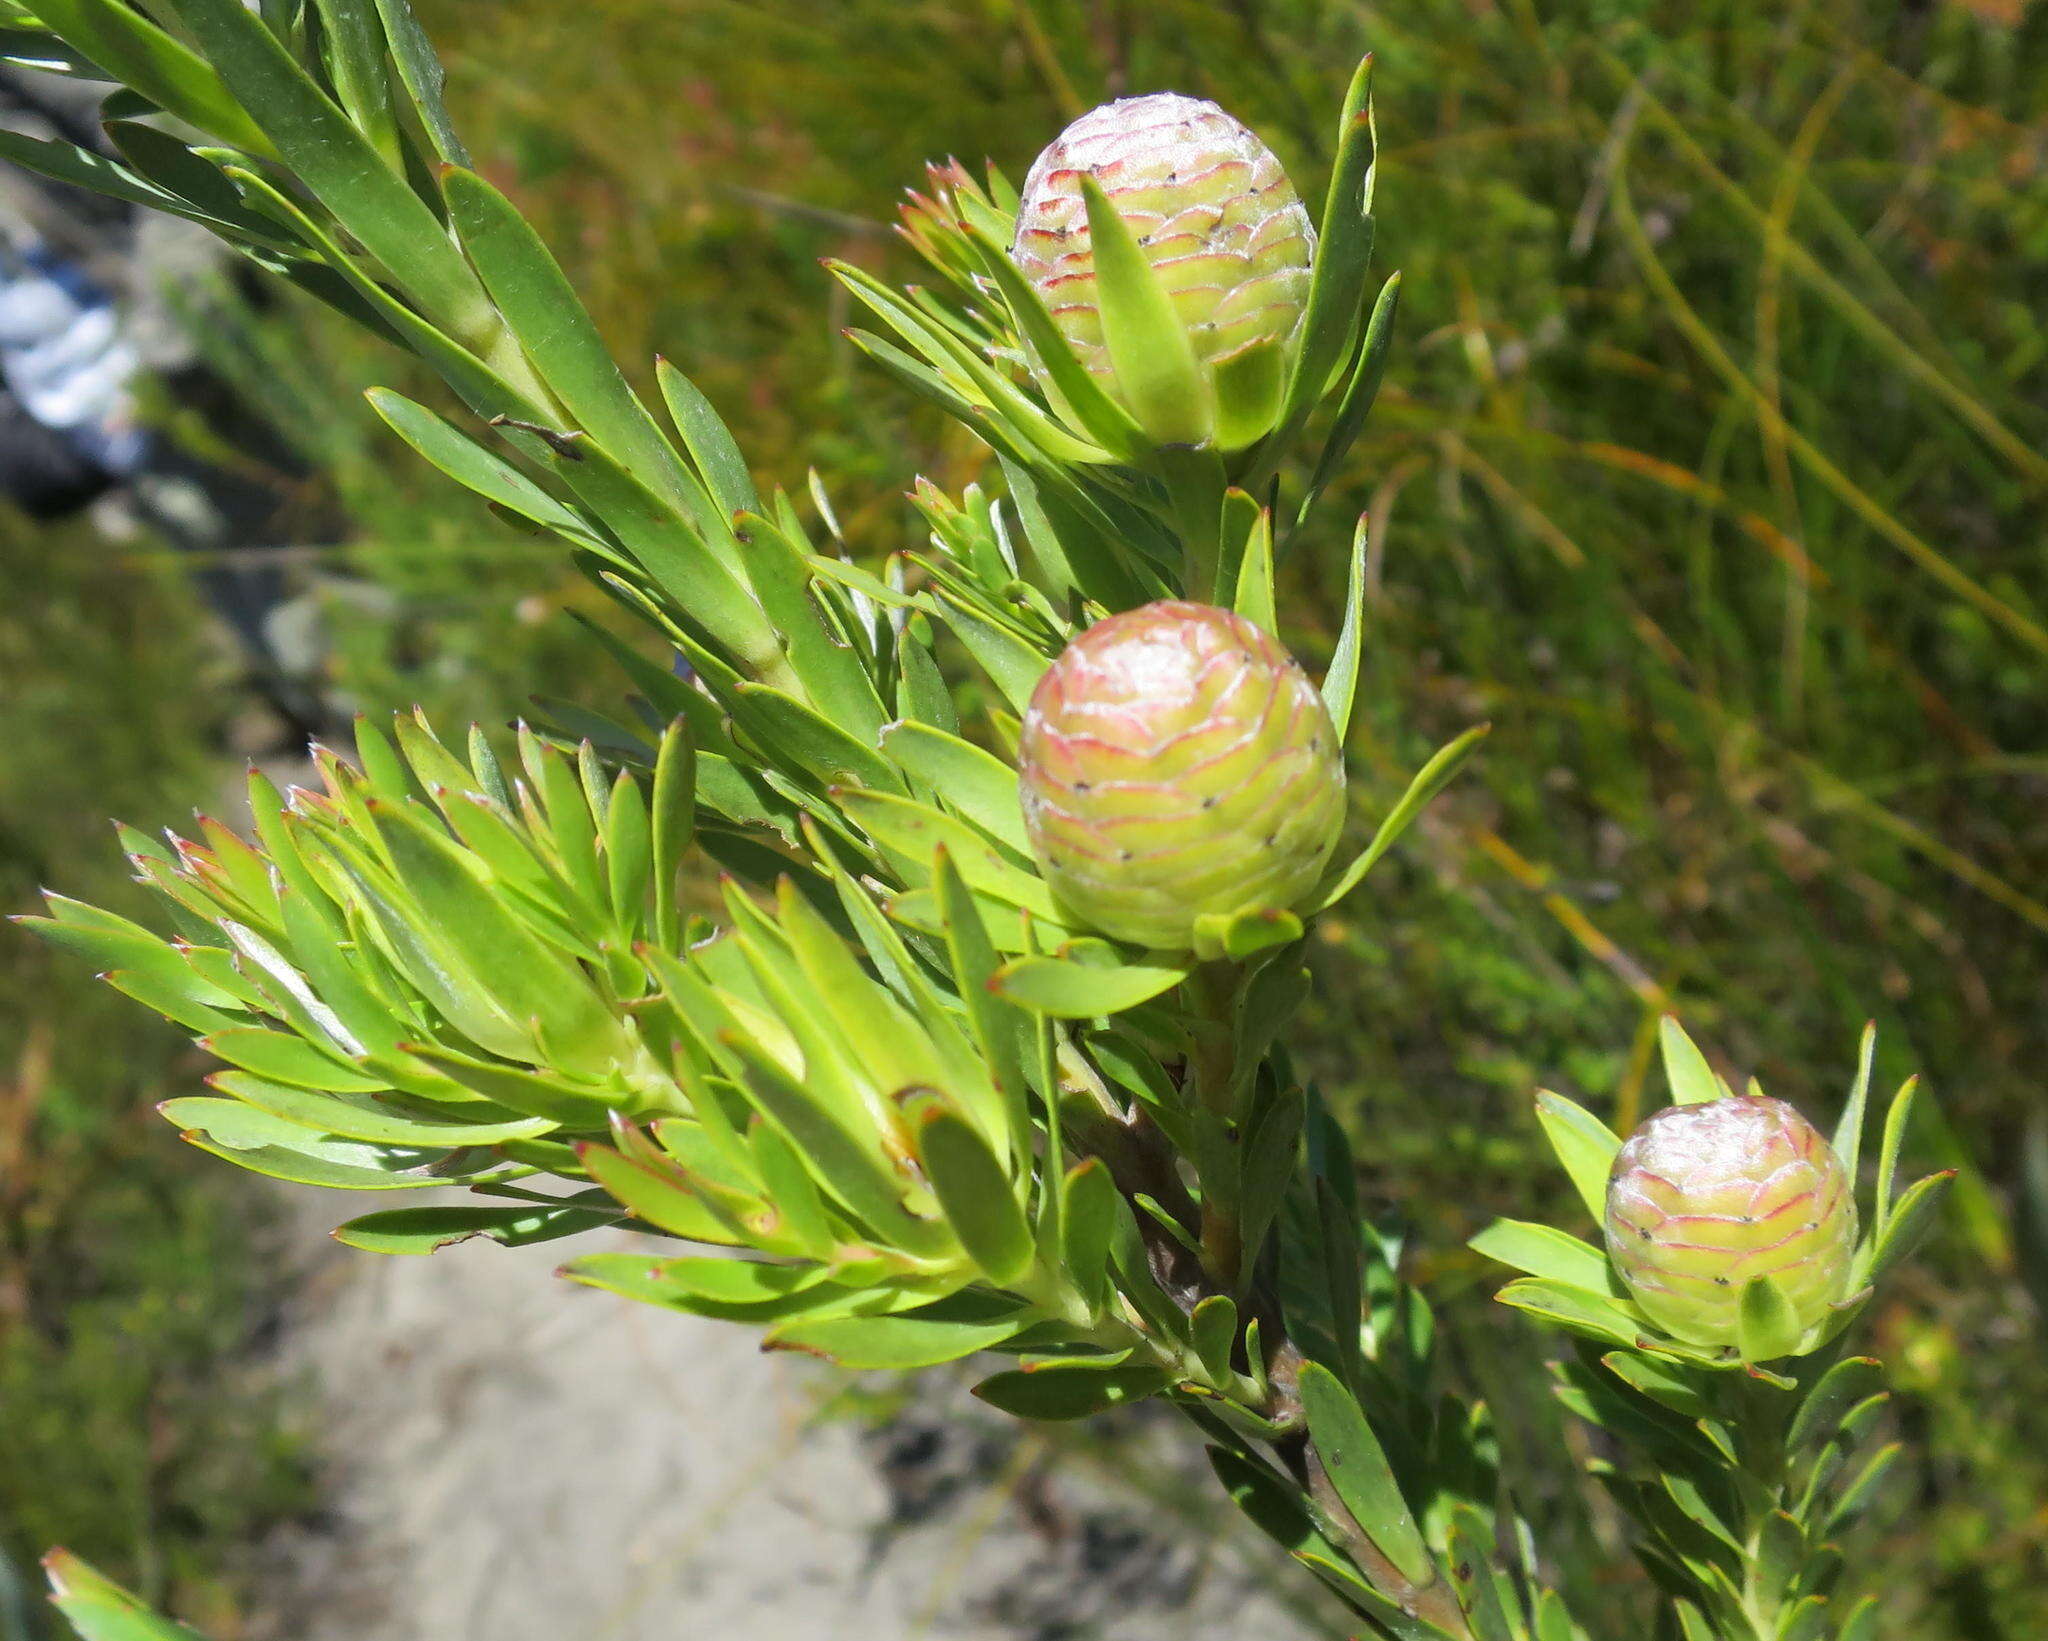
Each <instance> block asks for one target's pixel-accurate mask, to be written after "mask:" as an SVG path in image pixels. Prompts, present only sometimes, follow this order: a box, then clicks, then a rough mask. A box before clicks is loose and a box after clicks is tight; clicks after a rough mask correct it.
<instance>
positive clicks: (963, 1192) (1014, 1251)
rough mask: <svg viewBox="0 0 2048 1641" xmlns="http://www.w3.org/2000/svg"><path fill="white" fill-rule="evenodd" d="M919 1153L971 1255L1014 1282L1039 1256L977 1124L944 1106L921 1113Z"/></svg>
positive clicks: (1000, 1279)
mask: <svg viewBox="0 0 2048 1641" xmlns="http://www.w3.org/2000/svg"><path fill="white" fill-rule="evenodd" d="M917 1154H918V1160H919V1161H920V1162H922V1163H923V1165H924V1171H925V1177H926V1179H927V1180H929V1181H930V1182H931V1187H932V1190H933V1192H934V1193H935V1194H936V1195H937V1197H938V1199H939V1206H940V1207H941V1208H943V1209H944V1210H945V1212H946V1218H947V1220H948V1221H950V1222H951V1224H952V1226H953V1233H954V1235H956V1236H957V1237H959V1239H960V1245H961V1247H963V1248H965V1249H966V1250H967V1255H968V1257H969V1258H970V1259H972V1260H973V1261H974V1262H975V1264H977V1265H979V1266H980V1267H981V1269H982V1271H983V1272H984V1273H985V1274H986V1275H987V1276H988V1278H989V1280H990V1281H992V1282H994V1283H995V1284H996V1286H997V1287H999V1288H1007V1287H1012V1286H1014V1285H1015V1284H1016V1283H1018V1282H1019V1281H1021V1280H1022V1279H1023V1278H1024V1276H1025V1275H1026V1274H1027V1273H1028V1272H1029V1271H1030V1269H1031V1267H1032V1264H1033V1262H1034V1260H1035V1259H1036V1257H1037V1249H1036V1246H1035V1245H1034V1243H1033V1241H1032V1237H1031V1227H1030V1226H1029V1225H1028V1224H1026V1223H1025V1219H1024V1210H1023V1209H1022V1208H1021V1207H1020V1206H1019V1205H1018V1203H1017V1199H1016V1195H1015V1193H1014V1189H1013V1187H1012V1186H1011V1184H1010V1179H1009V1176H1008V1175H1007V1174H1006V1173H1005V1171H1004V1169H1003V1165H1002V1164H1001V1163H1000V1162H998V1161H997V1160H996V1157H995V1154H994V1153H993V1152H992V1151H990V1150H989V1148H988V1142H987V1141H986V1140H984V1139H983V1138H982V1137H981V1136H980V1135H979V1134H978V1133H976V1132H975V1130H974V1128H973V1126H972V1125H971V1124H970V1123H968V1122H966V1121H965V1120H963V1119H962V1118H960V1117H958V1116H955V1115H954V1114H953V1113H952V1112H951V1111H949V1110H947V1109H946V1108H945V1107H944V1106H933V1107H932V1108H931V1109H930V1110H928V1111H926V1112H925V1113H923V1115H922V1116H921V1117H919V1118H918V1119H917Z"/></svg>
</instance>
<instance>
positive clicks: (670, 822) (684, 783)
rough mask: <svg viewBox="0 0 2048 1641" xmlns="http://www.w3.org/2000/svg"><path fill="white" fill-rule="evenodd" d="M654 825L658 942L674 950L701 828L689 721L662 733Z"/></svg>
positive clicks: (656, 762)
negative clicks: (682, 882) (686, 872)
mask: <svg viewBox="0 0 2048 1641" xmlns="http://www.w3.org/2000/svg"><path fill="white" fill-rule="evenodd" d="M649 824H650V827H651V830H652V834H653V849H654V864H653V870H654V938H655V940H656V941H657V942H659V943H660V944H661V945H662V946H664V947H667V948H670V949H673V948H674V946H675V944H676V939H677V933H678V919H677V914H676V874H677V873H678V872H680V871H681V870H682V863H683V858H684V857H685V856H686V855H687V854H688V853H689V852H690V844H691V842H692V841H693V839H694V838H695V835H696V824H697V743H696V741H695V739H694V738H693V737H692V736H691V734H690V725H689V720H688V719H687V718H683V717H677V718H674V719H672V720H671V721H670V723H669V726H668V728H667V729H666V730H664V731H663V732H662V737H661V747H660V749H659V751H657V752H656V754H655V759H654V807H653V813H652V815H651V816H650V820H649Z"/></svg>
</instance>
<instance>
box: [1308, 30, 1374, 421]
mask: <svg viewBox="0 0 2048 1641" xmlns="http://www.w3.org/2000/svg"><path fill="white" fill-rule="evenodd" d="M1373 147H1374V143H1373V130H1372V58H1371V57H1370V56H1368V57H1367V58H1366V59H1365V60H1364V61H1363V62H1361V63H1360V64H1359V65H1358V68H1357V70H1356V71H1355V72H1354V73H1353V75H1352V77H1351V85H1350V88H1349V89H1348V90H1347V91H1346V93H1345V97H1344V111H1343V115H1342V117H1341V123H1340V124H1339V126H1338V136H1337V160H1336V164H1335V165H1334V166H1333V167H1332V168H1331V172H1330V191H1329V193H1328V195H1327V196H1326V197H1325V199H1324V202H1323V217H1322V221H1321V223H1320V224H1319V225H1318V226H1319V228H1320V230H1321V232H1320V235H1319V237H1318V239H1317V243H1316V259H1315V269H1314V273H1313V275H1312V279H1311V283H1310V285H1309V296H1308V312H1307V313H1306V315H1304V317H1303V319H1302V327H1301V347H1300V352H1299V354H1298V355H1297V356H1296V358H1295V361H1294V374H1293V377H1292V378H1291V380H1290V381H1289V383H1288V389H1287V417H1288V422H1289V423H1290V424H1298V422H1299V420H1300V419H1301V418H1302V417H1304V416H1306V415H1307V413H1308V410H1309V408H1310V407H1311V406H1312V405H1313V404H1314V403H1315V401H1316V400H1317V399H1318V398H1319V397H1320V396H1321V395H1322V392H1323V390H1324V388H1325V387H1326V386H1327V385H1328V383H1329V379H1330V373H1331V372H1332V371H1333V370H1335V369H1336V367H1337V363H1338V361H1339V359H1340V358H1342V356H1343V353H1344V347H1345V339H1346V337H1347V336H1349V335H1350V334H1351V327H1352V325H1353V324H1354V323H1356V319H1357V314H1358V310H1359V307H1360V304H1361V298H1362V297H1363V295H1364V292H1365V275H1366V268H1367V266H1368V264H1369V262H1370V260H1371V257H1372V214H1371V211H1372V202H1371V188H1372V167H1373Z"/></svg>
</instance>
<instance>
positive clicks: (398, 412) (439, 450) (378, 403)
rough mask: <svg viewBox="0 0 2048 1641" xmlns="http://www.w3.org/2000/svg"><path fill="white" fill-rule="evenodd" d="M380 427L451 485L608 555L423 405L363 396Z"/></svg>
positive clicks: (591, 535)
mask: <svg viewBox="0 0 2048 1641" xmlns="http://www.w3.org/2000/svg"><path fill="white" fill-rule="evenodd" d="M363 397H364V398H366V399H367V400H369V402H370V408H371V409H372V410H374V411H376V413H377V415H378V416H379V417H380V418H381V419H382V420H383V422H384V424H385V425H386V426H387V427H389V428H390V429H391V431H392V432H394V433H396V434H397V435H398V436H399V437H400V438H401V439H403V440H404V441H405V442H406V443H407V444H409V445H411V446H412V448H413V449H414V450H415V451H417V452H418V453H419V454H420V455H422V456H424V457H425V458H426V459H427V460H428V461H429V462H430V463H432V464H433V465H434V466H435V467H438V468H439V469H440V470H441V471H442V472H443V473H446V474H447V475H448V476H449V477H450V478H451V479H454V480H455V481H456V483H458V484H460V485H463V486H464V487H466V488H467V489H470V490H474V491H475V492H476V493H477V494H478V495H480V496H482V497H484V498H485V500H487V501H492V502H496V503H497V504H498V505H499V506H500V507H503V508H506V509H508V510H509V511H511V512H514V513H517V514H518V515H519V516H520V517H521V518H524V519H531V520H532V521H533V522H534V523H535V524H539V525H544V526H545V527H546V528H548V529H550V530H554V531H556V532H558V533H559V534H561V535H564V536H567V537H569V538H570V539H571V540H573V541H578V542H582V543H584V544H586V545H589V546H592V547H595V548H597V549H599V550H600V551H605V552H609V551H610V549H609V548H606V547H605V546H604V544H603V540H602V538H601V537H600V536H598V535H597V533H596V532H595V531H594V530H592V529H591V527H590V525H589V524H588V523H587V522H585V520H584V519H583V518H582V516H581V515H579V514H578V513H576V512H575V511H573V510H572V509H571V508H569V507H568V506H566V505H565V504H564V503H562V502H559V501H557V500H556V499H555V498H554V497H553V496H551V495H549V494H548V493H547V492H546V491H545V490H543V489H542V488H541V487H540V486H539V485H537V484H535V483H534V482H533V480H531V479H529V478H528V477H527V476H526V475H525V474H524V473H522V472H520V471H519V470H518V469H517V468H516V467H513V466H512V465H511V464H510V463H509V462H506V461H503V460H501V459H500V458H499V457H497V456H494V455H492V454H491V452H490V451H488V450H486V449H484V447H483V446H482V445H480V444H478V443H477V442H476V441H475V440H474V439H472V438H470V437H469V435H468V434H466V433H463V432H461V431H459V430H458V429H456V428H455V427H454V426H452V425H451V424H450V423H448V422H447V421H445V420H443V419H442V418H441V417H439V416H437V415H435V414H434V412H433V411H431V410H429V409H427V408H426V407H425V406H424V405H417V404H414V403H413V402H412V400H410V399H407V398H405V397H403V396H402V395H400V394H396V393H393V392H392V391H391V390H390V389H389V388H381V387H373V388H371V389H370V390H369V391H368V392H367V393H365V394H364V395H363Z"/></svg>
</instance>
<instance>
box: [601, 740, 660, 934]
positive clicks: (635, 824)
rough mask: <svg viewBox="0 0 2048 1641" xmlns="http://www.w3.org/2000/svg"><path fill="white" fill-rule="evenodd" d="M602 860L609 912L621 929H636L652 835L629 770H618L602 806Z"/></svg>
mask: <svg viewBox="0 0 2048 1641" xmlns="http://www.w3.org/2000/svg"><path fill="white" fill-rule="evenodd" d="M604 861H605V878H606V888H607V890H608V891H609V893H610V898H611V907H612V916H613V917H614V918H615V919H617V921H618V925H619V927H620V928H621V929H625V930H634V929H637V928H638V927H639V926H640V919H641V914H642V912H643V911H644V909H645V907H646V904H647V891H648V888H649V886H650V882H651V880H652V878H653V875H654V836H653V832H652V829H651V823H650V821H649V819H648V814H647V800H646V799H645V798H644V797H642V796H641V794H640V784H639V782H637V781H635V780H634V779H633V774H632V771H631V770H626V769H622V770H620V771H619V774H618V778H617V779H616V780H615V781H613V783H612V790H611V800H610V802H609V803H608V804H607V806H606V808H605V822H604Z"/></svg>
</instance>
